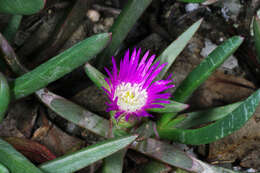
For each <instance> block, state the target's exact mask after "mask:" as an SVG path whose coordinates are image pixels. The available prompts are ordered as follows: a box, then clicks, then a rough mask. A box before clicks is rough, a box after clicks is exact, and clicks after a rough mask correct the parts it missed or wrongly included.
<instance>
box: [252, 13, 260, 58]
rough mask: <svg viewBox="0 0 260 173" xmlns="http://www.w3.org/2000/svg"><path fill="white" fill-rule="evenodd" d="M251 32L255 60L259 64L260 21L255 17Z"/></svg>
mask: <svg viewBox="0 0 260 173" xmlns="http://www.w3.org/2000/svg"><path fill="white" fill-rule="evenodd" d="M253 30H254V39H255V48H256V53H257V58H258V62H260V19H259V18H258V17H257V16H255V17H254V20H253Z"/></svg>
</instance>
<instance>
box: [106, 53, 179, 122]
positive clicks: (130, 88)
mask: <svg viewBox="0 0 260 173" xmlns="http://www.w3.org/2000/svg"><path fill="white" fill-rule="evenodd" d="M140 54H141V49H139V50H138V51H137V50H136V49H135V50H134V51H133V52H132V54H131V57H130V52H129V50H128V51H127V52H126V53H125V56H124V58H123V59H121V61H120V68H119V69H118V68H117V65H116V61H115V59H114V57H112V70H111V71H109V70H108V69H107V68H105V70H106V72H107V74H108V78H105V80H106V82H107V84H108V87H107V88H105V87H103V90H104V91H105V92H106V94H107V96H108V98H109V103H107V105H108V108H107V111H116V113H115V118H116V119H117V118H118V117H120V116H125V119H126V120H127V121H128V119H129V118H135V117H137V118H140V117H147V116H151V115H150V114H149V113H148V112H147V109H151V108H163V106H162V105H161V104H160V103H166V104H167V103H170V101H169V100H168V99H169V98H170V93H162V92H163V91H165V90H167V89H169V88H172V87H174V85H173V84H172V80H171V79H170V77H168V78H167V79H165V80H157V81H154V79H155V78H156V77H157V75H158V74H159V73H160V72H161V70H162V69H163V68H164V67H165V65H166V63H165V64H161V65H160V62H159V61H157V62H155V63H154V64H153V61H154V59H155V55H152V56H151V57H150V58H148V55H149V51H147V52H146V53H145V55H144V56H143V57H142V59H141V61H140V62H139V59H140ZM129 58H130V59H129Z"/></svg>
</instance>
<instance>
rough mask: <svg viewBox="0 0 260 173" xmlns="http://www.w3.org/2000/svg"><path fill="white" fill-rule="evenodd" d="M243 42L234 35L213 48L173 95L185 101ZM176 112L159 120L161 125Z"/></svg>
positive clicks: (178, 99) (179, 100)
mask: <svg viewBox="0 0 260 173" xmlns="http://www.w3.org/2000/svg"><path fill="white" fill-rule="evenodd" d="M242 42H243V38H242V37H239V36H234V37H232V38H230V39H228V40H226V41H225V42H224V43H222V44H221V45H220V46H218V47H217V48H216V49H215V50H213V51H212V52H211V53H210V54H209V56H208V57H207V58H205V59H204V60H203V61H202V62H201V63H200V64H199V65H198V66H197V67H196V68H195V69H194V70H193V71H192V72H191V73H189V75H188V76H187V77H186V78H185V79H184V81H183V82H182V83H181V84H180V86H179V87H178V88H177V90H176V91H175V92H174V94H173V97H174V100H175V101H177V102H185V101H186V100H187V99H188V98H189V97H190V96H191V94H192V93H193V92H194V91H195V90H196V89H197V88H198V87H199V86H200V85H201V84H202V83H203V82H204V81H205V80H207V79H208V77H209V76H210V75H211V74H212V73H213V72H214V71H215V70H216V69H217V68H218V67H219V66H220V65H221V64H222V63H223V62H224V61H225V60H226V59H227V58H228V57H229V56H230V55H231V54H232V53H234V52H235V51H236V49H237V48H238V47H239V46H240V44H241V43H242ZM174 116H175V114H165V115H163V116H162V118H161V119H160V122H159V126H160V127H162V126H164V125H166V124H167V123H168V122H169V121H170V120H171V119H172V118H173V117H174Z"/></svg>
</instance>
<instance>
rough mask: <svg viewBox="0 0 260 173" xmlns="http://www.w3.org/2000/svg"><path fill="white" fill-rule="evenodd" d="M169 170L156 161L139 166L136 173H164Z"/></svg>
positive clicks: (166, 166) (169, 168)
mask: <svg viewBox="0 0 260 173" xmlns="http://www.w3.org/2000/svg"><path fill="white" fill-rule="evenodd" d="M170 170H171V167H170V166H168V165H166V164H163V163H160V162H156V161H150V162H148V163H145V164H143V165H141V166H138V169H137V173H166V172H169V171H170Z"/></svg>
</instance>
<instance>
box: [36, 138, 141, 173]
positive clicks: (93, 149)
mask: <svg viewBox="0 0 260 173" xmlns="http://www.w3.org/2000/svg"><path fill="white" fill-rule="evenodd" d="M136 137H137V136H135V135H134V136H126V137H121V138H115V139H112V140H107V141H104V142H100V143H97V144H95V145H92V146H89V147H87V148H84V149H81V150H79V151H77V152H75V153H72V154H68V155H65V156H62V157H60V158H57V159H55V160H52V161H49V162H47V163H44V164H42V165H40V166H39V167H40V168H41V169H42V170H44V172H46V173H71V172H74V171H78V170H80V169H82V168H84V167H86V166H88V165H90V164H92V163H94V162H96V161H98V160H101V159H103V158H105V157H107V156H109V155H111V154H113V153H115V152H117V151H119V150H121V149H123V148H125V147H127V146H128V145H129V144H131V143H132V142H133V141H134V140H135V139H136Z"/></svg>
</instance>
